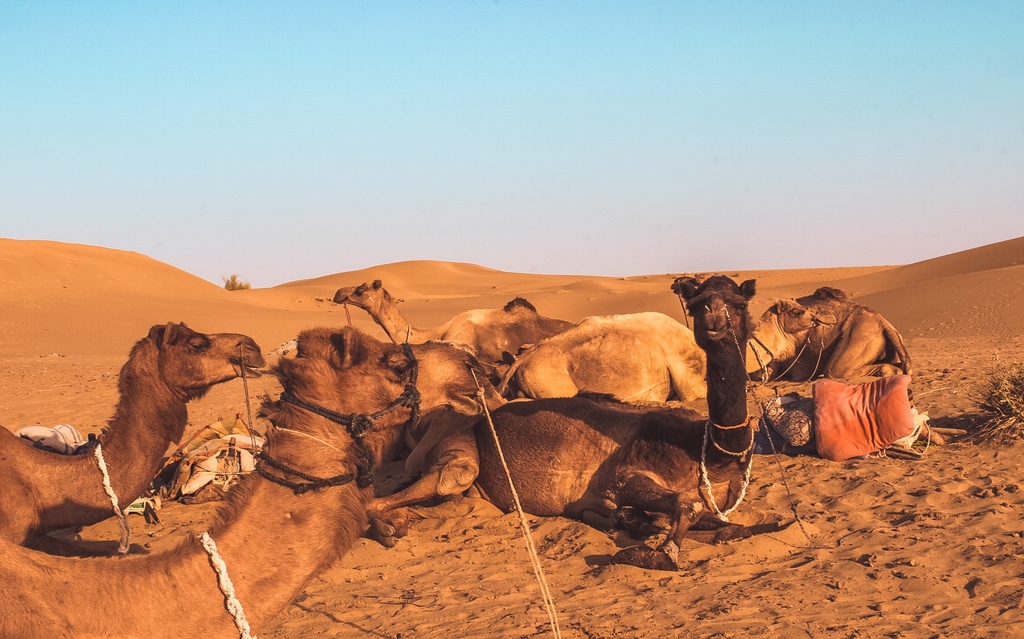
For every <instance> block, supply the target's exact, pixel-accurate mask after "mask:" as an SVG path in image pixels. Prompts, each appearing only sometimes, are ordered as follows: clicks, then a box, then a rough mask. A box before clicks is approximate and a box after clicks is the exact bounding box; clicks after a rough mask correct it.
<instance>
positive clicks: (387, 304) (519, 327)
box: [334, 280, 573, 366]
mask: <svg viewBox="0 0 1024 639" xmlns="http://www.w3.org/2000/svg"><path fill="white" fill-rule="evenodd" d="M334 302H335V303H336V304H351V305H353V306H357V307H359V308H361V309H363V310H365V311H366V312H367V313H369V314H370V316H371V317H372V318H373V320H374V321H375V322H377V324H379V325H380V327H381V328H383V329H384V332H385V333H387V334H388V337H390V338H391V341H392V342H394V343H396V344H401V343H402V342H405V341H408V342H409V343H410V344H421V343H423V342H426V341H428V340H441V341H445V342H451V343H453V344H461V345H464V346H465V347H466V348H468V349H469V351H470V352H471V353H473V354H474V355H476V357H477V359H479V360H480V362H481V363H483V364H485V365H487V366H499V365H502V364H506V365H507V364H508V363H509V362H510V361H511V358H512V357H513V356H514V355H515V354H516V353H517V352H518V351H519V348H520V347H521V346H523V345H525V344H535V343H537V342H539V341H540V340H542V339H544V338H546V337H550V336H552V335H556V334H558V333H560V332H562V331H564V330H566V329H569V328H571V327H572V325H573V324H572V322H568V321H566V320H560V319H554V318H551V317H544V316H543V315H541V314H539V313H538V312H537V309H536V308H534V306H533V304H531V303H530V302H528V301H526V300H524V299H523V298H521V297H517V298H515V299H513V300H511V301H510V302H508V303H507V304H505V306H503V307H502V308H500V309H476V310H472V311H466V312H464V313H460V314H458V315H456V316H455V317H453V318H452V319H450V320H448V321H447V322H445V323H444V324H441V325H440V326H435V327H433V328H415V327H413V326H410V324H409V322H407V321H406V320H405V318H403V317H402V314H401V313H399V312H398V305H397V304H396V301H395V298H393V297H392V296H391V294H390V293H388V291H387V289H385V288H384V286H383V284H382V283H381V281H380V280H374V281H372V282H366V283H364V284H360V285H359V286H347V287H344V288H339V289H338V291H337V292H336V293H335V294H334Z"/></svg>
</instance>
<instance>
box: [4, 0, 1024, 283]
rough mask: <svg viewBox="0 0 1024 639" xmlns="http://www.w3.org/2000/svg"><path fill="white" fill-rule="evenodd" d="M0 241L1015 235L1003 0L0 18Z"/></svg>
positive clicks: (647, 254)
mask: <svg viewBox="0 0 1024 639" xmlns="http://www.w3.org/2000/svg"><path fill="white" fill-rule="evenodd" d="M0 236H3V237H9V238H16V239H49V240H59V241H65V242H76V243H83V244H94V245H99V246H106V247H110V248H118V249H125V250H131V251H137V252H139V253H143V254H145V255H148V256H150V257H153V258H155V259H158V260H160V261H163V262H166V263H168V264H171V265H173V266H176V267H178V268H181V269H184V270H186V271H188V272H190V273H193V274H195V275H197V276H199V277H202V278H204V279H207V280H210V281H211V282H214V283H217V284H222V278H223V277H224V276H227V275H230V274H238V275H239V277H240V278H241V279H243V280H246V281H249V282H251V283H252V285H253V286H254V287H267V286H274V285H276V284H281V283H284V282H288V281H294V280H298V279H305V278H310V277H318V276H321V275H328V274H331V273H337V272H341V271H351V270H357V269H362V268H366V267H370V266H374V265H377V264H384V263H389V262H397V261H404V260H413V259H436V260H451V261H457V262H471V263H475V264H480V265H482V266H487V267H491V268H496V269H500V270H504V271H517V272H530V273H552V274H588V275H612V276H622V275H644V274H660V273H676V272H684V271H706V270H721V269H753V268H769V269H776V268H799V267H819V266H849V265H878V264H905V263H909V262H914V261H918V260H921V259H927V258H930V257H936V256H939V255H945V254H948V253H952V252H956V251H959V250H964V249H967V248H973V247H975V246H980V245H983V244H988V243H992V242H997V241H1001V240H1005V239H1011V238H1015V237H1020V236H1024V2H1020V1H1018V0H1010V1H1007V2H986V1H984V0H972V1H965V2H941V1H938V0H928V1H923V0H922V1H903V2H871V1H867V0H865V1H856V2H831V1H827V0H813V1H808V2H784V1H780V2H764V1H756V2H742V1H736V2H697V1H693V2H689V1H682V0H679V1H674V2H646V1H642V0H636V1H625V0H624V1H621V2H602V1H599V0H587V1H583V2H571V1H559V0H546V1H536V2H527V1H521V0H501V1H493V0H477V1H460V0H451V1H434V2H427V1H420V2H396V1H386V0H385V1H370V0H366V1H360V2H355V1H353V2H341V1H339V2H315V1H299V2H290V1H289V2H285V1H281V2H256V1H252V0H248V1H245V2H229V1H217V2H206V1H202V2H199V1H196V2H188V1H184V2H127V1H125V2H89V1H84V0H83V1H77V0H75V1H69V2H42V1H36V2H21V1H19V0H7V1H4V2H0Z"/></svg>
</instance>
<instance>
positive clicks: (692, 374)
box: [498, 312, 707, 402]
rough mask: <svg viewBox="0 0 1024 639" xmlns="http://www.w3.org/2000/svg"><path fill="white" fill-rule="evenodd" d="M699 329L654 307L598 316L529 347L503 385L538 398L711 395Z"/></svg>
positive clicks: (645, 398)
mask: <svg viewBox="0 0 1024 639" xmlns="http://www.w3.org/2000/svg"><path fill="white" fill-rule="evenodd" d="M704 360H705V358H704V352H703V351H702V350H701V349H700V348H698V347H697V343H696V342H695V341H694V338H693V331H691V330H690V329H689V328H687V327H685V326H683V325H682V324H680V323H679V322H677V321H675V320H674V319H672V318H671V317H669V316H668V315H665V314H663V313H656V312H646V313H632V314H627V315H599V316H594V317H588V318H585V319H583V320H582V321H580V322H579V323H578V324H576V325H575V326H574V327H572V328H571V329H569V330H567V331H565V332H563V333H560V334H558V335H555V336H554V337H549V338H547V339H546V340H544V341H542V342H540V343H538V344H535V345H534V346H532V347H530V348H527V349H526V350H524V351H523V353H522V354H521V355H520V356H519V358H518V359H517V360H516V361H515V363H513V364H512V366H510V367H509V369H508V370H507V371H506V372H505V375H504V377H503V378H502V381H501V384H500V385H499V386H498V392H500V393H502V394H503V395H505V396H507V397H515V396H516V395H522V396H524V397H529V398H532V399H541V398H547V397H572V396H573V395H576V394H577V393H579V392H587V393H602V394H607V395H612V396H614V397H615V398H617V399H619V400H622V401H627V402H664V401H667V400H669V399H673V398H674V399H678V400H680V401H688V400H692V399H700V398H703V397H705V396H706V395H707V385H706V384H705V382H704V373H705V368H706V365H705V361H704Z"/></svg>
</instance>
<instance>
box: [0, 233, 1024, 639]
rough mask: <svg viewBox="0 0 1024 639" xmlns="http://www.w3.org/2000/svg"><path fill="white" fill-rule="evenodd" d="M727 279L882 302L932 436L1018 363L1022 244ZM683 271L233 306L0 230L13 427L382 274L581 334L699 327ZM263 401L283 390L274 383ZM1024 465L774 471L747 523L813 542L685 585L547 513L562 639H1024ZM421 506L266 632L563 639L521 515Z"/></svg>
mask: <svg viewBox="0 0 1024 639" xmlns="http://www.w3.org/2000/svg"><path fill="white" fill-rule="evenodd" d="M682 267H683V265H681V268H682ZM727 274H728V275H730V276H732V277H734V278H736V279H748V278H755V279H757V281H758V290H759V294H758V296H757V298H755V304H754V306H753V310H754V311H755V313H760V311H761V310H763V309H764V308H766V307H767V306H768V305H769V304H771V303H772V301H774V300H775V299H779V298H788V297H797V296H800V295H805V294H808V293H811V292H813V291H814V289H815V288H817V287H819V286H822V285H829V286H836V287H839V288H842V289H844V290H846V291H847V292H848V293H850V294H851V295H852V296H853V297H854V299H855V301H858V302H861V303H865V304H868V305H870V306H873V307H875V308H877V309H878V310H879V311H881V312H882V313H883V314H884V315H886V317H888V318H889V319H890V321H892V322H893V323H894V325H895V326H896V327H897V328H898V329H899V330H900V331H901V332H902V333H903V335H904V337H905V338H906V341H907V348H908V350H909V351H910V353H911V356H912V357H913V360H914V369H915V378H914V382H913V388H914V391H915V398H916V399H917V401H918V405H919V407H920V408H921V409H922V410H924V411H926V412H928V413H929V415H930V416H931V418H932V420H933V423H935V424H938V425H948V426H966V425H969V424H970V423H971V415H972V413H973V412H975V411H976V398H975V397H974V396H972V392H971V391H972V387H973V386H974V385H975V384H976V383H977V382H978V380H981V379H983V378H984V377H985V376H986V375H988V374H990V373H991V372H992V371H993V370H996V369H999V368H1005V367H1006V366H1008V365H1010V364H1013V363H1020V362H1022V361H1024V337H1022V336H1024V238H1017V239H1012V240H1008V241H1006V242H1000V243H998V244H993V245H989V246H983V247H979V248H975V249H971V250H968V251H963V252H960V253H955V254H952V255H945V256H939V257H936V258H934V259H930V260H925V261H922V262H919V263H916V264H909V265H902V266H895V265H880V266H865V267H859V268H839V269H830V268H816V269H792V270H784V271H734V272H727ZM676 275H678V274H677V273H664V274H636V275H630V276H628V277H617V278H616V277H596V276H586V275H538V274H530V273H508V272H502V271H497V270H493V269H489V268H486V267H484V266H477V265H473V264H463V263H454V262H432V261H410V262H399V263H395V264H384V265H379V266H372V267H368V268H365V269H361V270H358V271H351V272H344V273H334V274H327V275H324V276H323V277H318V278H314V279H307V280H302V281H297V282H290V283H287V284H283V285H280V286H276V287H273V288H266V289H257V290H249V291H234V292H229V291H225V290H224V289H223V288H221V287H219V286H217V285H215V284H211V283H209V282H206V281H204V280H201V279H199V278H197V277H195V276H193V275H190V274H189V273H186V272H184V271H181V270H179V269H176V268H174V267H171V266H169V265H167V264H163V263H160V262H157V261H155V260H152V259H150V258H148V257H146V256H144V255H139V254H137V253H130V252H124V251H117V250H112V249H106V248H102V247H94V246H83V245H77V244H61V243H56V242H43V241H26V240H10V239H0V282H2V285H0V308H2V312H0V384H2V387H3V388H4V389H5V391H6V392H5V393H4V394H3V396H2V397H0V424H3V425H4V426H6V427H8V428H12V429H13V428H17V427H19V426H22V425H30V424H41V425H53V424H56V423H72V424H75V425H77V426H79V427H80V428H81V429H82V430H83V431H86V432H96V431H98V430H99V428H101V427H102V425H103V424H104V423H105V421H106V420H107V419H108V418H109V417H110V416H111V414H112V412H113V406H114V404H115V402H116V399H117V397H116V376H117V371H118V369H119V368H120V366H121V364H122V363H123V362H124V359H125V358H126V356H127V353H128V351H129V349H130V348H131V345H132V344H133V343H134V342H135V341H136V340H138V339H140V338H141V337H143V336H144V335H145V334H146V332H147V331H148V329H149V327H150V326H152V325H154V324H161V323H165V322H172V321H173V322H178V321H184V322H185V323H187V324H189V325H190V326H192V327H193V328H195V329H197V330H201V331H206V332H219V331H232V332H241V333H246V334H248V335H250V336H252V337H253V338H255V339H256V340H257V342H259V343H260V345H261V347H262V349H263V350H264V352H266V353H271V352H272V351H273V349H275V348H276V347H278V346H279V345H281V344H283V343H285V342H287V341H288V340H291V339H293V338H294V337H295V336H296V335H297V334H298V332H299V331H301V330H303V329H305V328H310V327H313V326H323V325H328V326H341V325H342V324H344V323H347V322H348V321H349V315H347V314H346V312H345V310H344V309H343V308H342V307H339V306H337V305H335V304H333V303H332V301H331V299H332V298H333V295H334V292H335V290H336V289H337V288H339V287H342V286H351V285H355V284H359V283H362V282H365V281H369V280H373V279H381V280H382V281H383V282H384V285H385V287H386V288H388V290H389V291H390V292H391V293H392V294H393V295H395V296H396V297H398V298H401V299H402V300H403V302H401V304H400V306H399V308H400V310H401V312H402V313H403V314H405V316H406V317H407V319H409V321H410V322H412V323H413V324H414V325H416V326H421V327H426V326H434V325H437V324H440V323H442V322H444V321H446V320H447V319H449V318H450V317H452V316H453V315H455V314H456V313H459V312H462V311H465V310H468V309H472V308H494V307H497V306H500V305H502V304H504V303H505V302H507V301H508V300H510V299H512V298H513V297H515V296H522V297H525V298H527V299H529V300H530V301H531V302H532V303H533V304H534V305H535V306H536V307H537V308H538V310H539V311H540V312H541V313H543V314H545V315H549V316H553V317H561V318H565V319H569V320H573V321H575V320H579V319H582V318H583V317H586V316H589V315H598V314H612V313H633V312H639V311H648V310H655V311H660V312H663V313H666V314H668V315H670V316H672V317H674V318H676V319H678V320H680V321H682V319H683V315H682V311H681V309H680V304H679V301H678V299H676V297H675V295H674V294H673V293H672V292H671V290H670V289H669V285H670V283H671V281H672V279H673V278H674V277H675V276H676ZM350 317H351V321H352V322H353V324H355V325H356V326H357V327H359V328H362V329H364V330H366V331H367V332H368V333H370V334H371V335H373V336H375V337H378V338H380V339H386V338H385V336H384V333H383V331H381V330H380V329H379V327H377V326H376V325H375V324H373V322H372V321H371V320H370V319H369V317H368V316H367V315H366V313H364V312H363V311H360V310H359V309H350ZM793 389H795V390H797V391H800V392H804V393H805V394H806V393H809V389H810V385H808V384H804V385H789V386H786V387H785V388H783V390H793ZM760 391H761V392H770V389H760ZM250 392H251V395H252V397H255V396H257V395H258V394H261V393H268V394H271V395H273V394H274V393H276V392H279V388H278V386H277V385H276V380H273V379H272V378H270V377H264V378H260V379H259V380H253V381H252V387H251V388H250ZM250 399H251V398H250ZM245 408H246V397H245V395H244V394H243V386H242V384H241V383H240V381H238V380H236V381H234V382H229V383H226V384H223V385H222V386H220V387H217V388H216V389H215V390H214V391H213V392H211V393H210V395H208V396H207V397H205V398H203V399H202V400H198V401H196V402H193V403H192V405H190V421H191V423H192V425H193V428H198V427H200V426H202V425H203V424H206V423H209V422H212V421H214V420H215V419H216V418H218V417H220V416H223V415H227V414H231V413H232V412H241V411H243V410H245ZM257 426H259V423H257ZM1022 453H1024V445H1017V446H1011V447H1008V448H1002V449H997V448H994V447H987V446H982V445H976V444H972V443H969V442H962V443H956V442H954V443H952V444H950V445H948V446H945V447H941V448H938V447H936V448H933V449H931V450H930V451H929V453H928V455H927V456H926V457H925V459H924V460H922V461H919V462H911V461H906V460H897V459H888V458H871V459H867V460H859V461H851V462H846V463H842V464H837V463H832V462H826V461H824V460H821V459H818V458H815V457H797V458H788V457H785V458H781V459H773V458H770V457H767V456H765V457H758V458H757V459H756V460H755V467H754V483H753V484H752V486H751V494H750V495H749V496H748V502H746V506H745V507H744V508H743V509H742V510H741V511H740V513H739V514H738V515H737V517H739V518H741V521H745V522H747V523H757V522H764V521H787V520H791V519H792V513H793V510H794V509H796V510H797V512H798V513H799V514H800V515H801V517H802V520H803V523H804V529H800V527H799V526H791V527H789V528H787V529H786V530H784V531H782V532H780V533H777V534H772V535H764V536H755V537H754V538H752V539H749V540H744V541H740V542H734V543H731V544H728V545H726V546H708V545H706V544H702V543H700V542H699V541H692V542H691V541H688V542H687V543H688V545H687V547H686V548H684V549H683V554H684V556H685V557H686V562H685V567H684V569H683V570H681V571H680V572H678V573H657V572H650V571H642V570H637V569H633V568H628V567H624V566H614V565H608V562H607V557H608V556H609V555H610V554H612V553H614V552H615V549H616V537H615V535H614V534H613V533H608V532H603V531H600V530H597V529H595V528H591V527H589V526H586V525H584V524H581V523H577V522H572V521H568V520H564V519H561V518H548V519H539V518H531V521H532V525H533V526H534V528H535V535H536V539H538V540H539V541H538V547H539V549H540V553H541V556H542V560H543V565H544V566H545V570H546V571H547V577H548V580H549V582H550V583H551V586H552V591H553V593H554V595H555V600H556V605H557V607H558V609H559V611H560V616H561V625H562V630H563V636H565V637H572V638H573V639H582V638H584V637H587V638H590V639H594V638H598V637H655V636H695V637H738V636H764V637H786V638H789V637H815V638H819V637H837V638H838V637H844V638H845V637H874V636H898V637H902V638H905V639H907V638H910V639H918V638H920V639H924V638H925V637H936V636H941V637H1015V636H1022V635H1024V600H1022V595H1021V592H1022V591H1021V587H1020V580H1021V578H1022V577H1024V541H1022V539H1024V537H1022V536H1024V526H1022V524H1021V521H1022V516H1024V489H1022V482H1021V477H1022V476H1024V471H1022V470H1021V465H1020V462H1019V459H1020V456H1021V454H1022ZM384 472H385V473H396V472H398V470H397V467H388V468H386V469H384ZM789 491H791V494H792V495H793V496H792V501H791V497H790V496H789V495H790V492H789ZM212 510H213V506H212V505H204V506H202V507H200V506H192V507H189V506H182V505H179V504H170V505H167V506H166V507H165V509H164V511H163V513H164V517H163V523H161V524H160V525H155V526H150V527H145V526H144V525H143V523H142V522H141V519H138V520H137V521H136V523H135V525H136V526H137V527H138V528H139V529H140V530H141V531H142V532H141V534H142V535H143V536H145V538H146V540H147V541H146V543H147V544H149V545H150V548H151V549H152V550H153V551H157V550H160V549H161V548H165V547H167V546H169V545H171V544H173V542H174V541H175V540H176V539H179V538H180V537H181V535H183V534H185V532H187V531H190V530H199V529H201V528H202V526H203V525H204V522H206V521H208V520H209V517H210V514H211V512H212ZM420 514H421V517H422V520H420V521H418V522H416V523H415V524H414V526H413V530H412V531H411V533H410V536H409V537H407V538H404V539H403V540H402V541H401V542H400V543H399V545H398V547H396V548H393V549H384V548H382V547H380V546H378V545H376V544H374V543H373V542H370V541H368V540H364V541H363V542H361V543H360V544H359V546H358V547H357V548H356V550H355V551H354V552H352V553H350V554H349V555H348V556H347V557H346V558H345V559H343V560H342V562H341V563H340V564H339V565H337V566H335V567H334V568H332V569H331V570H329V571H328V572H326V573H325V574H323V575H321V576H320V577H318V578H317V579H315V580H314V581H313V582H311V583H310V584H309V585H308V587H307V589H306V592H305V593H304V594H303V596H302V597H300V598H299V599H298V600H296V602H295V603H293V604H292V605H291V606H290V607H289V608H288V609H287V610H286V611H284V612H283V613H282V614H281V616H280V617H279V618H278V619H277V620H276V621H275V623H274V624H273V625H272V626H271V627H269V628H264V629H260V636H262V637H280V638H282V639H283V638H286V637H287V638H289V639H291V638H295V637H314V636H346V637H348V636H351V637H397V636H417V637H422V636H445V637H448V636H459V637H479V638H481V639H482V638H486V637H494V636H543V635H545V634H550V633H549V632H548V631H547V629H546V625H545V616H544V614H543V611H542V610H541V608H540V605H539V599H538V598H537V597H536V596H535V595H536V588H537V586H536V583H535V582H534V579H533V577H532V575H531V573H530V572H529V563H528V560H527V559H526V556H525V554H524V553H523V550H522V548H523V544H522V540H521V539H519V538H518V537H517V536H516V535H517V533H516V528H517V524H516V521H515V520H514V518H512V517H511V516H508V515H502V514H500V513H497V512H495V511H494V509H493V507H490V506H489V505H488V504H486V503H485V502H481V501H479V500H473V499H463V500H459V501H456V502H453V503H451V504H447V505H445V506H444V507H441V508H439V509H438V508H433V509H432V508H425V509H422V510H421V511H420ZM805 530H806V532H807V535H808V536H809V537H808V536H805V535H804V531H805ZM80 538H81V539H83V540H87V541H96V542H105V541H107V540H110V543H111V547H112V548H113V546H114V545H116V543H115V542H114V540H116V538H117V533H116V526H114V524H113V523H112V522H109V521H108V522H104V523H102V524H99V525H97V526H94V527H91V528H89V529H86V530H85V531H83V532H82V533H81V536H80ZM260 543H272V540H263V541H261V542H260ZM150 604H151V602H146V603H145V605H150Z"/></svg>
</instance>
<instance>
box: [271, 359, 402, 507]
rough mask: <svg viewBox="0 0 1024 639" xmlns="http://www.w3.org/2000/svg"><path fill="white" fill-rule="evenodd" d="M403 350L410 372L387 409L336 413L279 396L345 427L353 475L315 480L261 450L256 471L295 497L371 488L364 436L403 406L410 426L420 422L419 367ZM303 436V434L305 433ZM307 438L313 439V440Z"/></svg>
mask: <svg viewBox="0 0 1024 639" xmlns="http://www.w3.org/2000/svg"><path fill="white" fill-rule="evenodd" d="M402 350H403V351H404V352H405V355H406V357H408V358H409V361H410V362H411V363H412V369H411V372H410V374H409V381H408V383H406V385H405V389H404V390H403V391H402V394H401V395H399V396H398V397H397V398H395V400H394V401H392V402H391V403H390V404H388V405H387V406H385V407H384V408H382V409H380V410H379V411H377V412H375V413H371V414H365V413H351V414H345V413H339V412H337V411H333V410H331V409H329V408H325V407H323V406H320V405H319V404H315V403H313V402H309V401H306V400H304V399H300V398H299V397H296V396H295V395H293V394H292V393H290V392H288V391H284V392H283V393H281V401H283V402H288V403H289V404H293V405H295V406H298V407H299V408H301V409H303V410H306V411H308V412H310V413H313V414H315V415H319V416H321V417H323V418H325V419H328V420H330V421H332V422H334V423H336V424H340V425H342V426H344V427H345V429H346V430H347V431H348V434H349V435H350V436H351V437H352V439H354V440H355V443H356V457H357V461H356V472H355V473H342V474H340V475H335V476H333V477H317V476H315V475H310V474H307V473H304V472H302V471H300V470H296V469H294V468H291V467H290V466H287V465H285V464H283V463H281V462H280V461H277V460H276V459H274V458H272V457H271V456H270V455H268V454H267V453H266V451H260V453H259V455H258V456H257V459H258V461H259V462H262V463H257V465H256V472H258V473H259V474H260V475H262V476H263V477H265V478H266V479H269V480H270V481H272V482H274V483H277V484H280V485H282V486H286V487H288V488H291V489H292V490H294V491H295V493H296V494H300V495H301V494H302V493H305V492H307V491H310V490H320V489H321V488H325V487H328V486H341V485H343V484H347V483H349V482H351V481H355V482H356V485H357V486H359V487H360V488H366V487H368V486H370V485H372V484H373V474H374V471H375V470H376V468H375V466H376V464H375V463H374V461H373V459H372V456H371V454H370V451H369V449H368V448H367V447H366V443H365V438H366V435H367V434H368V433H369V432H371V431H372V430H373V427H374V426H375V425H376V422H377V420H379V419H380V418H382V417H384V416H386V415H388V414H390V413H392V412H394V411H395V410H397V409H399V408H403V407H406V408H409V409H410V413H411V414H410V416H409V422H410V423H411V424H412V425H413V426H415V425H416V424H417V423H419V419H420V392H419V389H417V388H416V380H417V378H418V375H419V366H418V364H417V362H416V357H415V356H414V355H413V352H412V347H410V346H409V344H407V343H406V344H402ZM281 430H282V431H283V432H299V431H291V429H281ZM303 434H304V435H305V433H303ZM310 438H311V439H316V438H315V437H310ZM318 441H320V440H318ZM321 443H324V444H325V445H327V446H329V447H330V448H334V446H330V445H328V444H326V442H321ZM336 450H337V449H336ZM265 465H266V466H270V467H272V468H276V469H277V470H279V471H281V472H282V473H285V474H286V475H294V476H295V477H298V478H299V479H302V480H304V482H305V483H298V482H293V481H291V480H289V479H286V478H284V477H281V476H279V475H276V474H273V473H271V472H269V471H267V469H266V468H265V467H264V466H265Z"/></svg>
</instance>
